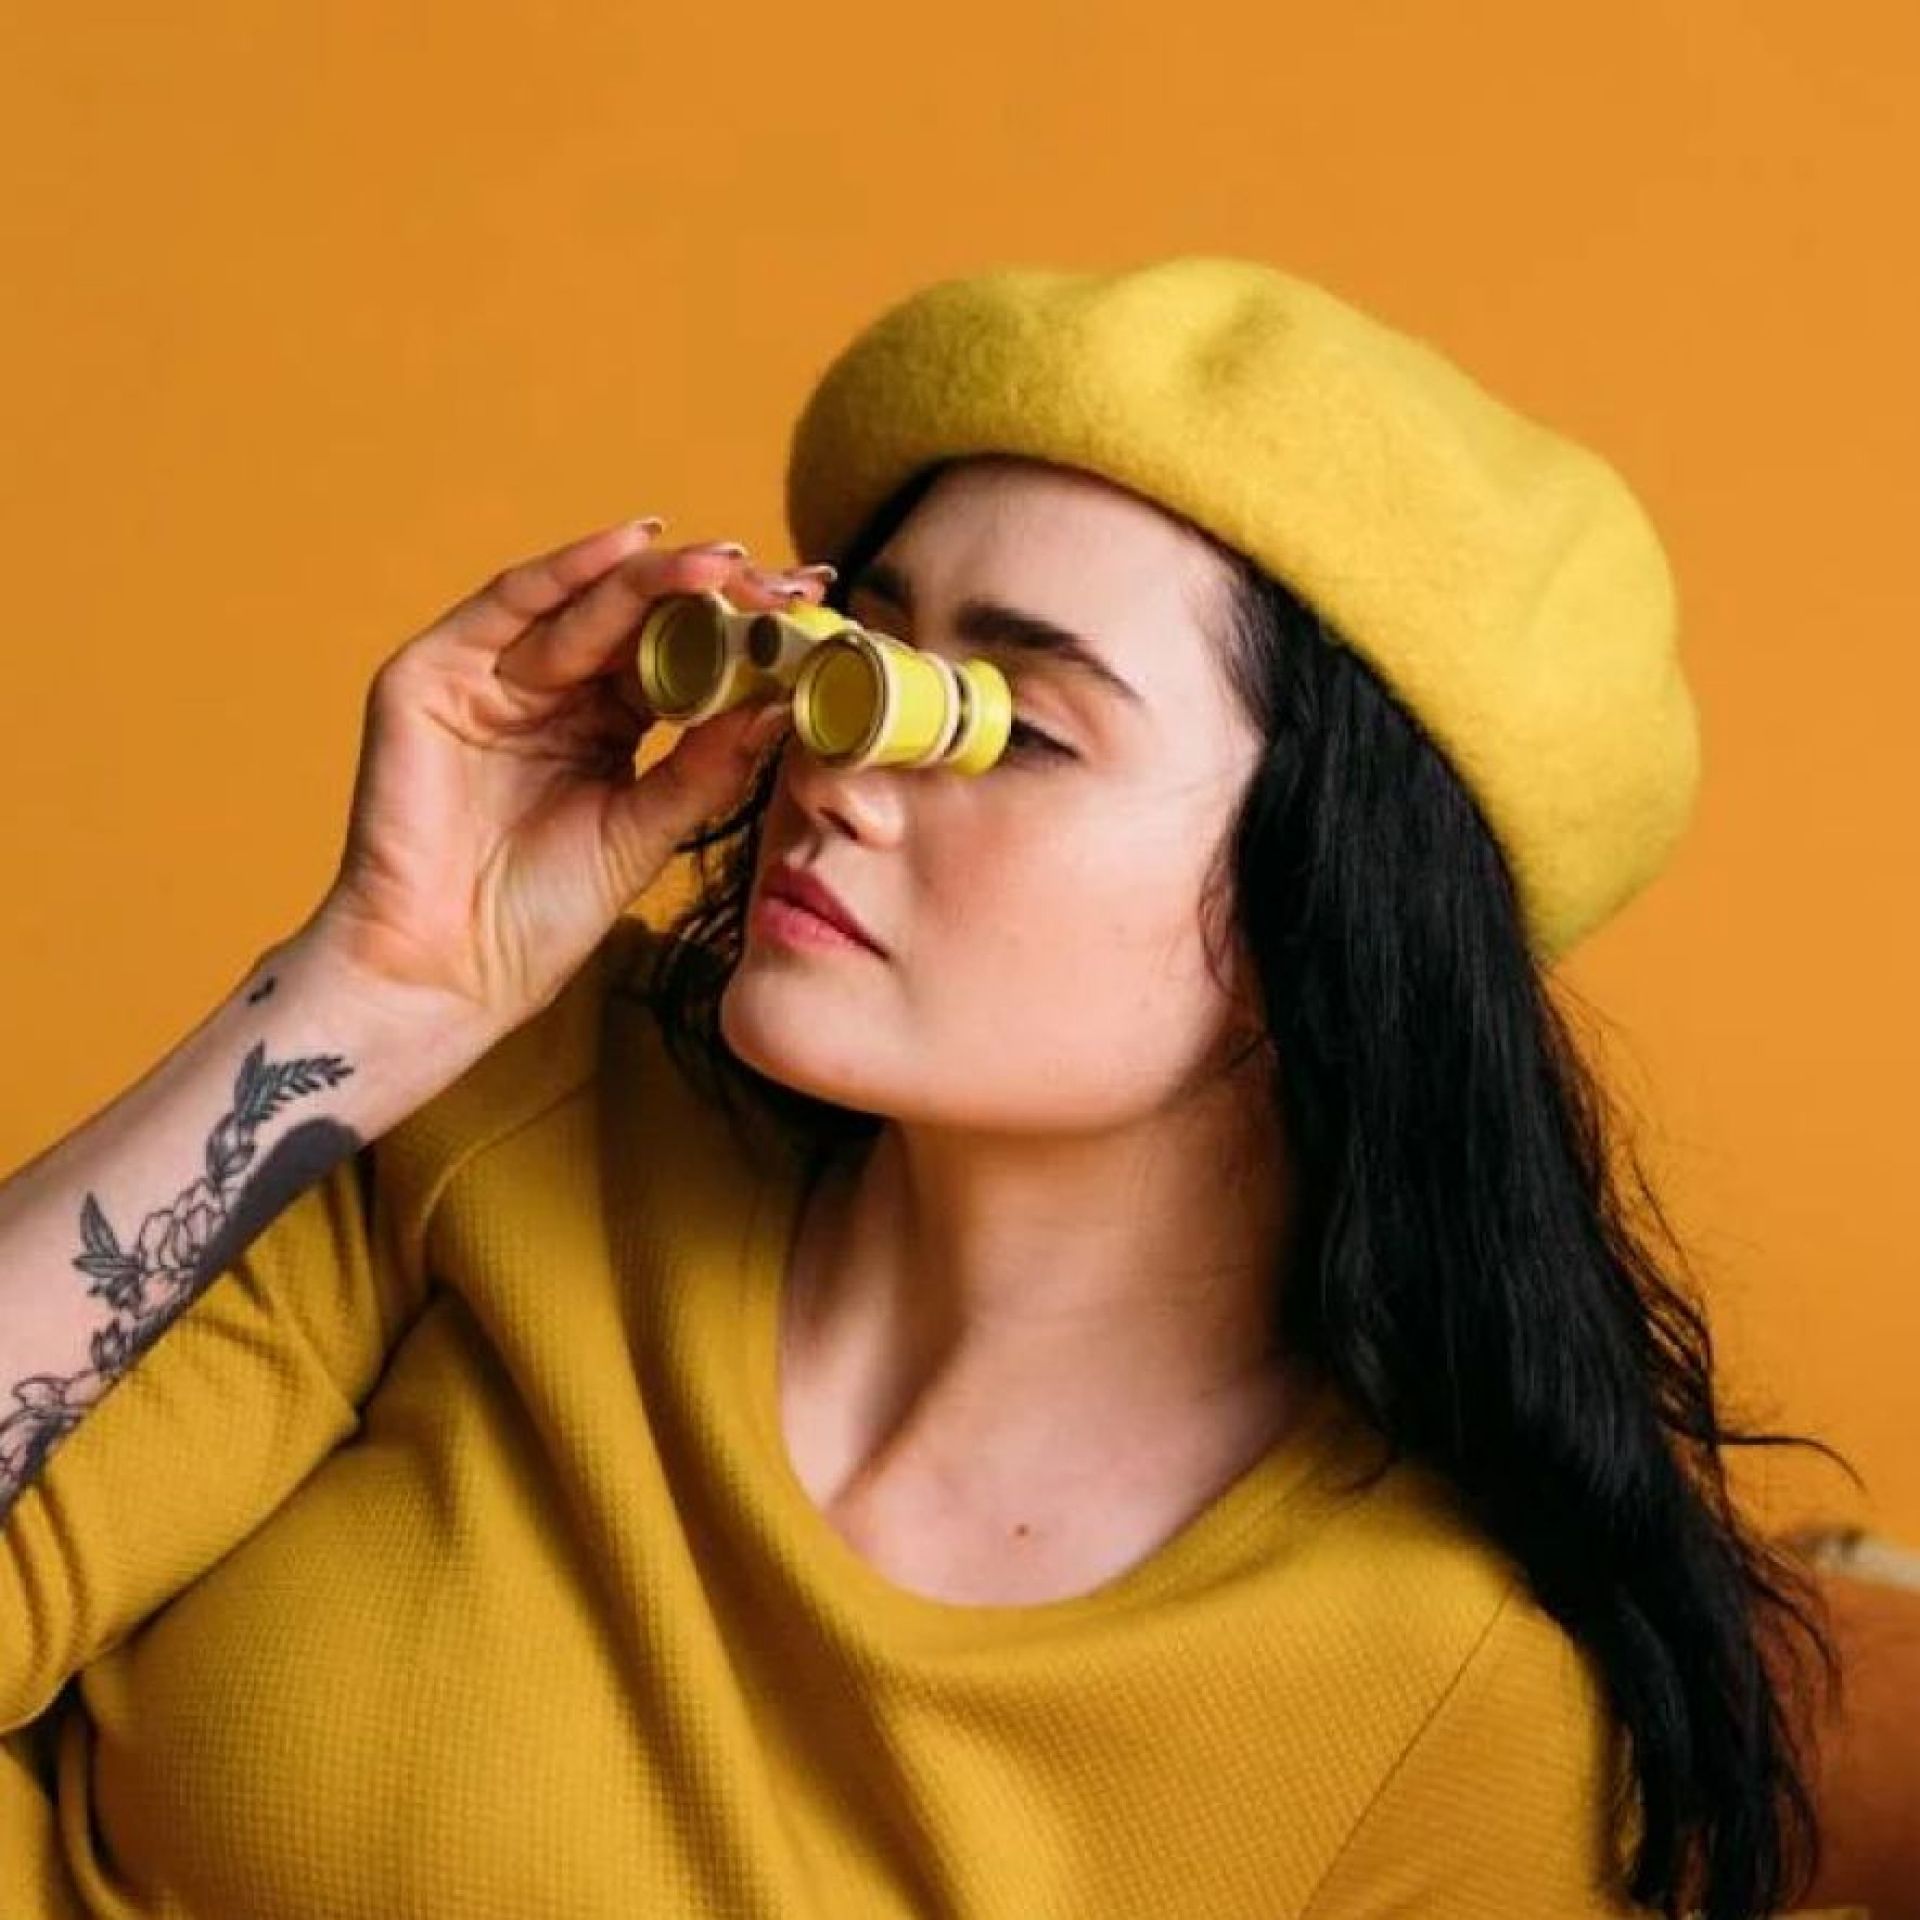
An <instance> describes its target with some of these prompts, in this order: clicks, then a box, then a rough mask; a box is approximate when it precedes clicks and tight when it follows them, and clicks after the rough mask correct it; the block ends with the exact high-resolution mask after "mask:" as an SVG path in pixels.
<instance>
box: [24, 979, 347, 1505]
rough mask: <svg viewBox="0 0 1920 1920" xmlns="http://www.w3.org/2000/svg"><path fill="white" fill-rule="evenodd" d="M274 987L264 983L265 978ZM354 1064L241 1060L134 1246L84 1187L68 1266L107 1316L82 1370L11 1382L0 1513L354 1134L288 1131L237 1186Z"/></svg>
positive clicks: (343, 1151) (308, 1126)
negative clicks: (292, 1114) (185, 1176)
mask: <svg viewBox="0 0 1920 1920" xmlns="http://www.w3.org/2000/svg"><path fill="white" fill-rule="evenodd" d="M269 984H271V983H269ZM352 1072H353V1068H352V1067H351V1066H349V1065H348V1064H347V1063H346V1062H345V1061H344V1060H342V1059H341V1058H340V1057H339V1056H338V1055H337V1054H331V1053H328V1054H319V1055H316V1056H315V1057H313V1058H311V1059H306V1060H285V1061H280V1062H277V1063H274V1064H271V1065H269V1064H268V1062H267V1059H266V1047H265V1044H264V1042H263V1043H261V1044H260V1045H257V1046H255V1047H254V1048H253V1049H252V1050H251V1051H250V1052H249V1053H248V1054H247V1057H246V1059H245V1060H244V1061H242V1062H241V1066H240V1074H239V1078H238V1079H236V1080H235V1082H234V1088H233V1107H232V1109H231V1111H230V1112H228V1113H227V1114H225V1115H224V1116H223V1117H222V1118H221V1120H220V1122H219V1124H218V1125H217V1126H216V1127H215V1128H214V1129H213V1132H212V1133H211V1134H209V1135H208V1136H207V1143H206V1149H205V1153H206V1171H205V1173H204V1174H202V1175H201V1176H200V1178H198V1179H197V1180H195V1181H194V1183H193V1184H192V1186H190V1187H188V1188H187V1189H186V1191H185V1192H184V1193H182V1194H180V1195H179V1196H178V1197H177V1198H176V1199H175V1200H174V1202H173V1204H172V1205H171V1206H169V1207H163V1208H161V1209H159V1210H158V1211H156V1212H154V1213H150V1214H148V1216H147V1217H146V1219H145V1221H143V1222H142V1223H141V1227H140V1231H139V1233H138V1235H137V1236H136V1237H135V1239H134V1241H133V1244H132V1245H131V1246H122V1245H121V1243H120V1241H119V1239H118V1237H117V1236H116V1235H115V1233H114V1230H113V1228H112V1226H111V1225H110V1224H109V1222H108V1220H107V1216H106V1214H105V1213H104V1212H103V1211H102V1209H101V1206H100V1202H99V1200H98V1199H97V1198H96V1197H95V1196H94V1195H93V1194H91V1193H89V1194H88V1195H87V1197H86V1200H85V1202H84V1204H83V1205H82V1207H81V1209H80V1237H81V1240H82V1241H83V1242H84V1245H85V1251H84V1252H82V1253H80V1254H78V1255H76V1256H75V1258H74V1261H73V1264H74V1266H76V1267H77V1268H79V1270H80V1271H81V1272H82V1273H84V1274H86V1275H87V1276H88V1280H87V1291H88V1292H89V1293H97V1294H100V1295H102V1296H103V1297H104V1298H105V1300H106V1302H107V1304H108V1306H109V1307H110V1308H111V1309H112V1314H111V1316H110V1318H109V1319H108V1321H107V1323H106V1325H105V1326H103V1327H101V1328H100V1329H99V1330H98V1331H97V1332H96V1333H95V1334H94V1336H93V1342H92V1361H93V1364H92V1365H91V1366H90V1367H88V1368H83V1369H82V1370H81V1371H80V1372H79V1373H76V1374H74V1375H72V1376H71V1377H70V1378H68V1379H65V1380H61V1379H57V1378H55V1377H54V1376H53V1375H52V1374H45V1373H41V1374H34V1375H33V1376H31V1377H30V1378H28V1379H25V1380H22V1381H20V1382H18V1383H17V1384H16V1385H15V1387H14V1389H13V1398H14V1402H15V1407H14V1410H13V1411H12V1412H10V1413H7V1414H5V1415H4V1416H0V1514H4V1513H5V1512H6V1510H7V1508H8V1507H9V1506H10V1505H11V1504H12V1502H13V1500H14V1499H16V1498H17V1497H18V1495H19V1494H20V1492H21V1491H22V1490H23V1489H24V1488H25V1487H26V1485H27V1483H28V1482H29V1481H30V1480H31V1479H32V1478H33V1476H34V1474H35V1473H36V1472H38V1471H39V1468H40V1466H41V1463H42V1462H43V1461H44V1460H45V1459H46V1456H47V1455H48V1454H49V1453H50V1452H52V1450H53V1449H54V1448H55V1447H56V1446H58V1445H59V1443H60V1441H61V1440H62V1439H63V1438H64V1437H65V1436H66V1435H67V1434H68V1433H70V1432H71V1431H72V1430H73V1428H74V1427H76V1426H77V1425H78V1424H79V1422H80V1419H81V1417H82V1416H83V1415H84V1414H85V1413H86V1411H87V1409H88V1408H89V1407H91V1406H92V1405H93V1404H94V1403H95V1402H96V1401H97V1400H99V1399H100V1397H101V1396H102V1395H103V1394H104V1393H105V1392H106V1391H107V1390H108V1388H109V1387H111V1386H112V1385H113V1384H114V1382H115V1381H117V1380H118V1379H119V1378H120V1376H121V1375H122V1374H124V1373H125V1372H126V1371H127V1369H128V1368H129V1367H131V1366H132V1365H133V1363H134V1362H135V1361H136V1360H137V1359H139V1357H140V1355H141V1354H142V1353H144V1352H145V1351H146V1349H147V1348H148V1347H150V1346H151V1345H152V1344H153V1343H154V1341H155V1340H157V1339H158V1338H159V1337H160V1335H161V1334H162V1333H164V1332H165V1331H166V1329H167V1328H168V1327H169V1326H170V1325H171V1324H172V1323H173V1321H174V1320H175V1319H176V1318H177V1317H178V1316H179V1314H180V1313H181V1312H183V1311H184V1310H185V1308H186V1307H187V1306H188V1305H190V1304H191V1303H192V1301H193V1300H194V1299H195V1298H197V1297H198V1296H199V1294H201V1293H202V1292H204V1291H205V1290H206V1288H207V1287H208V1286H209V1285H211V1284H212V1282H213V1281H214V1280H216V1279H217V1278H218V1277H219V1276H220V1275H221V1274H222V1273H224V1272H225V1271H226V1270H227V1268H228V1267H230V1266H231V1265H232V1264H233V1263H234V1261H235V1260H237V1259H238V1258H239V1256H240V1255H241V1253H242V1252H244V1251H245V1249H246V1248H247V1246H248V1245H249V1244H250V1243H251V1242H252V1241H253V1240H254V1239H255V1238H257V1237H258V1235H259V1234H260V1232H261V1231H262V1229H264V1228H265V1227H266V1225H267V1223H268V1222H269V1221H271V1220H272V1219H273V1218H274V1217H275V1216H276V1215H277V1214H279V1212H280V1211H281V1210H282V1208H284V1207H285V1206H286V1205H287V1204H288V1203H289V1202H290V1201H292V1200H293V1199H295V1198H296V1197H297V1196H298V1195H299V1194H301V1193H303V1192H304V1191H305V1190H306V1189H307V1188H308V1187H310V1186H312V1185H313V1184H314V1182H315V1181H317V1180H318V1179H319V1178H320V1177H321V1176H322V1175H323V1174H325V1173H326V1172H327V1171H328V1169H329V1168H331V1167H333V1166H334V1165H335V1164H337V1163H338V1162H339V1161H340V1160H342V1159H344V1158H345V1157H346V1156H347V1155H348V1154H350V1153H355V1152H357V1151H358V1150H359V1148H360V1146H361V1144H362V1143H361V1140H360V1137H359V1135H358V1134H357V1133H355V1132H354V1130H353V1129H352V1128H351V1127H344V1126H342V1125H340V1124H339V1122H338V1121H334V1120H308V1121H304V1122H302V1123H301V1124H300V1125H299V1126H297V1127H293V1128H291V1129H290V1130H289V1131H288V1132H287V1133H285V1134H284V1135H282V1136H281V1138H280V1139H279V1140H278V1141H276V1142H275V1143H274V1146H273V1149H272V1151H271V1152H270V1153H269V1154H268V1155H267V1157H266V1159H265V1160H264V1161H262V1162H261V1164H260V1166H259V1168H258V1169H257V1171H256V1172H255V1173H254V1174H253V1177H252V1178H251V1179H250V1180H247V1181H246V1182H245V1184H244V1185H242V1184H241V1182H242V1176H243V1175H244V1174H245V1172H246V1169H247V1167H248V1165H249V1163H250V1162H251V1161H252V1159H253V1154H254V1135H255V1134H256V1133H257V1132H258V1130H259V1129H260V1128H261V1127H262V1126H263V1125H265V1123H266V1122H267V1121H268V1120H270V1119H271V1118H272V1117H273V1115H274V1114H275V1113H277V1112H278V1111H279V1109H280V1108H281V1107H283V1106H284V1105H285V1104H286V1103H287V1102H288V1101H289V1100H292V1099H296V1098H298V1097H299V1096H300V1095H302V1094H308V1093H314V1092H317V1091H319V1090H320V1089H321V1088H323V1087H332V1086H337V1085H338V1084H339V1083H340V1082H341V1081H342V1080H344V1079H345V1078H346V1077H347V1076H348V1075H349V1074H350V1073H352Z"/></svg>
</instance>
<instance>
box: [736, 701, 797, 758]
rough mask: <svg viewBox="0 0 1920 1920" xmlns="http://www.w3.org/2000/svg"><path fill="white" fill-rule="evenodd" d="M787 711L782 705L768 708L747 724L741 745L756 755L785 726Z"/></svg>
mask: <svg viewBox="0 0 1920 1920" xmlns="http://www.w3.org/2000/svg"><path fill="white" fill-rule="evenodd" d="M788 712H789V709H788V708H787V707H786V706H785V705H784V704H779V705H775V706H771V707H769V708H768V709H767V710H766V712H765V713H757V714H755V715H754V717H753V718H752V719H751V720H750V721H748V722H747V730H746V733H745V735H744V736H743V743H744V745H745V747H746V750H747V751H748V752H749V753H758V752H759V750H760V749H761V748H762V747H764V746H765V745H766V744H767V742H768V741H769V740H771V739H772V738H773V736H774V735H775V734H776V733H778V732H779V731H780V729H781V727H782V726H784V725H785V724H786V719H787V715H788Z"/></svg>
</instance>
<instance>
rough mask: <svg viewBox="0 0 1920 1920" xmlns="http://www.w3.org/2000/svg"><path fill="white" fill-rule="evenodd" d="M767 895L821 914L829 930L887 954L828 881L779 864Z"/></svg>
mask: <svg viewBox="0 0 1920 1920" xmlns="http://www.w3.org/2000/svg"><path fill="white" fill-rule="evenodd" d="M765 891H766V892H767V893H768V894H769V895H771V896H772V897H773V898H774V899H776V900H791V901H792V902H793V903H794V905H795V906H799V907H804V908H806V910H807V911H808V912H809V913H814V914H818V915H819V916H820V918H821V919H822V920H824V921H826V923H827V924H828V925H829V926H831V927H838V928H839V930H840V931H841V932H842V933H844V934H845V935H846V936H847V938H848V939H850V940H858V941H859V942H860V944H861V945H862V946H863V947H871V948H872V949H873V951H874V952H875V953H884V952H885V951H886V949H885V948H883V947H882V946H881V944H880V943H879V941H877V940H876V939H875V938H874V937H873V935H872V934H870V933H869V932H868V931H867V930H866V928H865V927H863V926H862V925H861V924H860V922H859V921H858V920H857V919H856V918H855V917H854V914H853V911H852V909H851V908H850V907H848V906H847V904H846V902H845V901H843V900H842V899H841V898H840V896H839V895H838V894H837V893H835V892H834V891H833V889H832V888H831V887H829V886H828V885H827V883H826V882H825V881H824V880H820V879H817V878H816V877H815V876H814V875H812V874H810V873H808V872H806V871H805V870H804V869H803V868H800V867H794V866H789V865H788V864H787V863H786V862H785V861H781V862H779V863H777V864H776V865H775V866H774V867H772V868H771V869H770V870H769V872H768V874H767V884H766V888H765Z"/></svg>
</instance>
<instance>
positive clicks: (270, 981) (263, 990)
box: [247, 974, 277, 1006]
mask: <svg viewBox="0 0 1920 1920" xmlns="http://www.w3.org/2000/svg"><path fill="white" fill-rule="evenodd" d="M276 984H277V983H276V981H275V979H274V977H273V975H272V974H268V975H267V977H266V978H265V979H264V980H263V981H261V983H260V984H259V985H258V986H257V987H255V988H254V990H253V991H252V992H251V993H250V994H248V995H247V1005H248V1006H252V1005H253V1004H254V1002H255V1001H256V1000H264V999H265V998H266V997H267V995H268V994H270V993H271V992H272V991H273V989H274V987H275V985H276Z"/></svg>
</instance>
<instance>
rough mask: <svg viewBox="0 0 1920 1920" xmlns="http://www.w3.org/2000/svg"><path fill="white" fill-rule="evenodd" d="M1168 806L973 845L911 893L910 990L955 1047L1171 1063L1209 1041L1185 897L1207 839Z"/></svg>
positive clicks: (949, 857) (1205, 854) (1208, 999)
mask: <svg viewBox="0 0 1920 1920" xmlns="http://www.w3.org/2000/svg"><path fill="white" fill-rule="evenodd" d="M1217 831H1218V829H1217V825H1215V826H1214V827H1213V828H1212V829H1211V830H1209V829H1208V828H1207V827H1206V826H1205V825H1204V824H1203V823H1201V822H1199V821H1196V820H1194V819H1193V818H1191V817H1190V816H1187V815H1183V813H1182V811H1181V810H1180V809H1179V808H1177V807H1176V806H1173V805H1171V804H1167V805H1161V806H1157V807H1156V806H1134V807H1126V808H1115V807H1110V806H1107V807H1101V806H1089V807H1086V808H1073V809H1068V808H1056V809H1055V810H1053V812H1051V813H1050V814H1049V815H1048V817H1047V820H1046V827H1045V830H1044V831H1038V830H1036V827H1035V824H1034V822H1033V821H1032V820H1031V819H1028V820H1026V821H1022V822H1019V823H1014V824H1009V825H1007V826H1006V827H1004V828H1001V829H999V830H995V831H977V832H975V833H973V834H971V835H970V836H968V837H967V839H966V840H965V841H964V843H961V844H956V845H955V846H954V847H952V848H951V849H950V850H947V851H946V852H945V854H944V857H943V858H941V859H940V860H939V863H938V865H937V866H935V867H933V868H931V869H930V870H929V871H927V872H925V873H923V874H922V875H921V876H920V882H919V884H918V885H917V886H916V889H915V898H916V901H917V903H918V907H917V910H916V912H915V914H914V920H915V923H916V925H915V932H916V938H915V956H914V957H915V961H916V965H915V967H914V969H913V983H914V990H915V994H916V998H924V1000H925V1001H926V1002H927V1004H926V1005H925V1006H924V1008H923V1011H924V1012H925V1014H926V1016H927V1018H928V1019H929V1020H930V1021H931V1022H932V1023H934V1026H935V1027H936V1028H939V1029H945V1030H948V1031H949V1032H951V1034H952V1037H953V1040H954V1043H955V1044H956V1045H962V1046H971V1045H976V1044H977V1045H981V1046H984V1045H986V1044H987V1042H988V1040H989V1038H991V1037H994V1036H998V1043H999V1045H1000V1046H1002V1047H1005V1046H1007V1045H1008V1044H1010V1043H1014V1042H1015V1036H1018V1041H1017V1044H1018V1046H1019V1047H1021V1048H1023V1049H1032V1048H1036V1047H1037V1048H1040V1049H1042V1050H1043V1051H1045V1052H1047V1053H1049V1054H1052V1055H1054V1056H1055V1057H1056V1059H1057V1056H1058V1054H1059V1053H1060V1052H1061V1051H1062V1050H1064V1051H1066V1052H1069V1053H1072V1054H1075V1055H1082V1056H1084V1055H1086V1054H1088V1053H1089V1052H1094V1051H1099V1052H1104V1053H1106V1054H1107V1056H1108V1057H1109V1058H1111V1057H1112V1050H1113V1049H1114V1048H1115V1046H1116V1044H1117V1038H1118V1036H1119V1035H1121V1034H1122V1033H1124V1034H1125V1035H1126V1036H1127V1039H1126V1042H1125V1044H1126V1047H1127V1048H1129V1049H1136V1050H1138V1051H1140V1052H1141V1053H1142V1054H1143V1055H1152V1054H1157V1053H1162V1052H1164V1051H1165V1050H1167V1049H1168V1048H1171V1049H1172V1050H1174V1051H1176V1052H1185V1051H1186V1050H1187V1049H1188V1048H1189V1047H1190V1046H1191V1045H1192V1044H1193V1043H1194V1042H1195V1041H1196V1039H1197V1038H1198V1037H1199V1036H1202V1035H1204V1034H1206V1033H1209V1032H1211V1031H1212V1029H1213V1028H1214V1026H1215V1024H1216V1022H1217V1020H1218V1018H1219V1014H1220V1010H1221V1008H1220V1002H1221V995H1220V990H1219V988H1218V987H1217V986H1216V984H1215V983H1214V981H1213V978H1212V975H1211V972H1210V970H1209V968H1208V965H1207V959H1206V948H1205V942H1204V938H1203V931H1202V926H1201V904H1200V895H1201V889H1202V886H1203V883H1204V880H1205V877H1206V867H1207V862H1208V858H1209V855H1210V854H1211V851H1212V848H1213V845H1214V844H1215V839H1216V837H1217Z"/></svg>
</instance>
